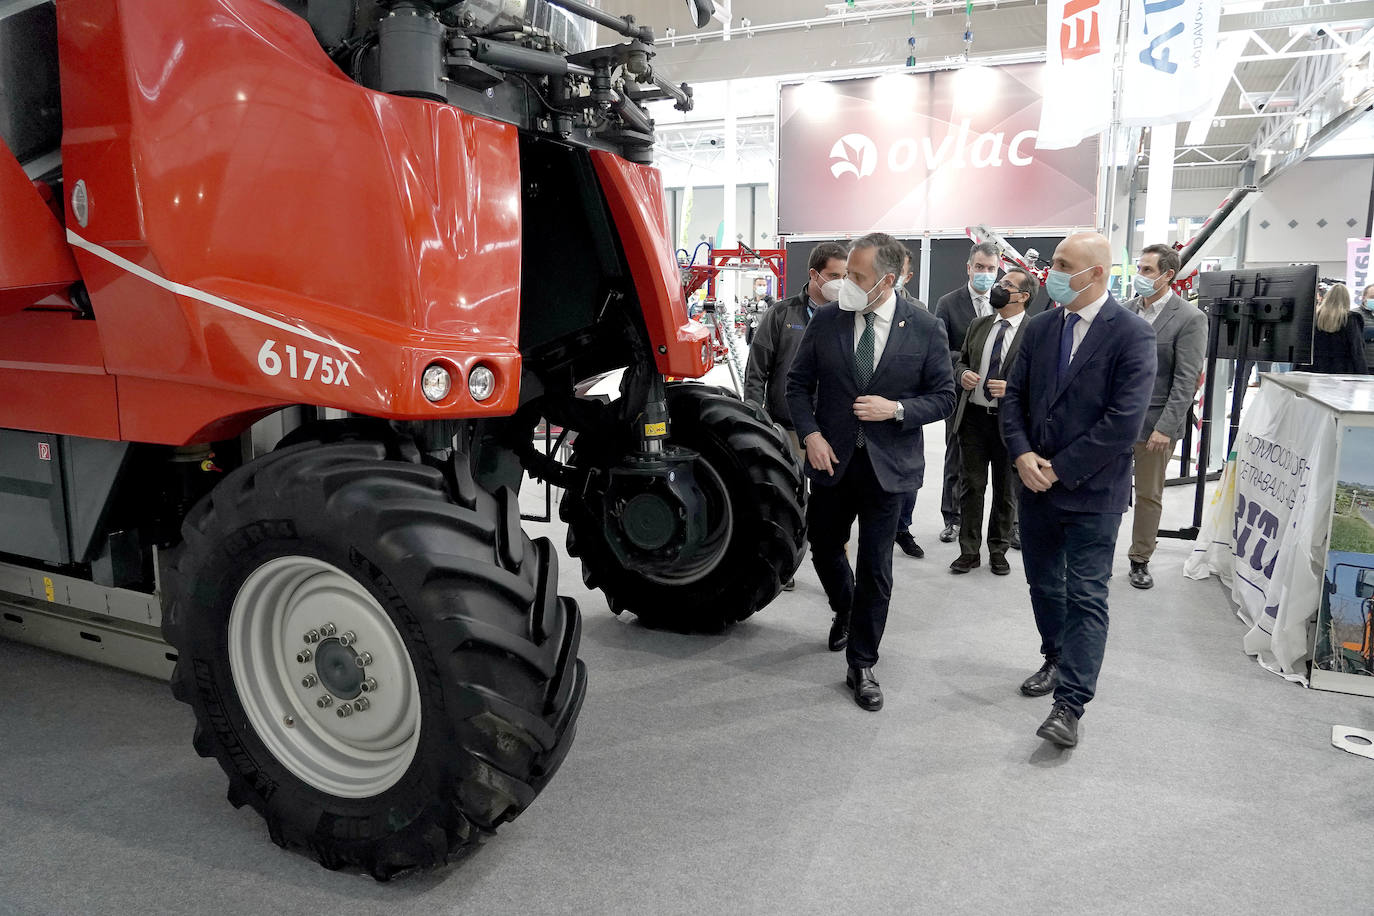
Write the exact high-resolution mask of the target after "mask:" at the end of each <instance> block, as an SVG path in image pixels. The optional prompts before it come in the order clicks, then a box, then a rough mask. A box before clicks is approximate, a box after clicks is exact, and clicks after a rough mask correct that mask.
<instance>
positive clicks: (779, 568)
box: [559, 382, 806, 632]
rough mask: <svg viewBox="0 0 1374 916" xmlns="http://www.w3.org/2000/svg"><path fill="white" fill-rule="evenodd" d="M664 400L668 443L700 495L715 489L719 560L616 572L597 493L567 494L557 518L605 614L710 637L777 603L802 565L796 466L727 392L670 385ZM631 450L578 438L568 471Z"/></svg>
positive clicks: (802, 511)
mask: <svg viewBox="0 0 1374 916" xmlns="http://www.w3.org/2000/svg"><path fill="white" fill-rule="evenodd" d="M667 395H668V414H669V417H670V418H671V434H670V442H671V444H673V445H678V446H683V447H686V448H689V449H692V450H694V451H696V452H697V453H698V455H699V456H700V457H699V461H698V471H697V475H696V476H697V481H698V484H699V485H700V486H702V487H703V488H711V487H717V488H719V487H723V493H720V494H708V502H712V503H722V504H723V505H724V506H725V507H726V508H727V511H728V513H729V515H728V519H727V521H726V522H725V523H724V524H728V532H727V533H726V536H725V537H724V538H723V543H722V546H721V549H720V551H719V555H718V556H716V557H714V558H713V560H712V562H710V563H703V564H700V567H699V569H697V570H682V571H671V570H670V571H665V572H658V573H656V572H655V571H653V570H652V569H651V567H650V566H649V565H648V564H639V563H636V564H629V565H627V564H625V563H623V562H622V561H621V560H620V559H619V557H618V556H617V555H616V553H615V552H614V551H613V550H612V549H611V546H610V544H609V543H608V541H607V533H606V528H605V523H604V522H603V518H604V517H605V512H604V505H603V499H602V496H603V494H601V493H600V491H598V490H597V489H596V488H595V487H594V486H591V487H588V488H587V489H586V490H584V491H583V492H575V491H573V490H569V491H568V492H567V493H566V494H564V496H563V501H562V503H561V504H560V506H559V513H560V515H561V517H562V519H563V520H564V521H565V522H567V524H568V553H569V554H571V555H572V556H575V557H580V558H581V559H582V578H583V581H584V582H585V583H586V585H587V587H588V588H600V589H601V590H602V591H603V592H604V593H605V595H606V600H607V602H608V603H609V604H610V607H611V610H612V611H613V612H615V613H616V614H619V613H621V612H622V611H627V610H628V611H630V612H631V613H633V614H635V615H637V616H638V617H639V619H640V620H641V621H642V622H643V623H645V624H647V625H649V626H652V627H657V628H663V629H670V630H676V631H679V632H693V631H696V632H718V631H720V630H722V629H724V628H725V627H727V626H729V625H730V624H733V623H737V622H739V621H741V620H744V619H746V618H748V617H750V616H751V615H753V614H754V612H756V611H758V610H759V609H760V608H762V607H764V606H765V605H767V604H768V603H769V602H770V601H772V600H773V599H774V598H776V597H777V595H778V593H779V592H780V591H781V589H782V586H783V584H784V583H785V582H787V580H789V579H791V578H792V576H793V574H794V573H795V572H796V571H797V567H798V566H800V565H801V560H802V556H803V553H804V551H805V540H806V490H805V486H804V482H803V477H802V468H801V463H800V461H798V459H797V457H796V455H795V453H794V452H793V451H792V447H791V443H790V442H789V441H788V439H787V436H786V434H785V433H784V432H783V431H782V429H781V427H779V426H777V425H776V424H774V423H773V422H772V421H771V420H770V419H769V417H768V415H767V414H766V413H764V412H763V411H762V410H760V409H759V408H757V407H755V406H753V405H751V404H746V403H745V402H743V401H741V400H740V399H739V398H738V397H736V396H734V395H733V394H732V393H730V392H727V391H725V390H724V389H721V388H716V387H714V386H708V385H702V384H699V383H695V382H677V383H672V384H669V385H668V386H667ZM632 447H633V443H632V442H631V441H630V440H629V438H628V437H627V436H604V435H603V436H579V437H578V440H577V444H576V447H575V449H574V452H573V455H572V464H573V465H574V466H575V467H579V468H602V469H604V468H606V467H608V466H609V465H610V464H611V463H613V462H615V461H617V460H619V459H620V457H621V456H623V455H624V454H625V453H626V452H628V451H629V450H630V449H631V448H632ZM702 465H705V468H702V467H701V466H702ZM712 496H715V497H717V498H714V499H712V498H710V497H712ZM708 539H709V538H708Z"/></svg>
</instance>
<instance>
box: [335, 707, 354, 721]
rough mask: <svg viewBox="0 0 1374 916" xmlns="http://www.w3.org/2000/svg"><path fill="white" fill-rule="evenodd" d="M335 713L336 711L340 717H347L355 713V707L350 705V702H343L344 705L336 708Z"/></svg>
mask: <svg viewBox="0 0 1374 916" xmlns="http://www.w3.org/2000/svg"><path fill="white" fill-rule="evenodd" d="M334 713H335V714H336V715H337V716H338V717H339V718H340V719H347V718H348V717H349V716H351V715H353V707H352V705H350V704H348V703H345V704H343V705H342V706H340V707H339V708H338V709H336V710H334Z"/></svg>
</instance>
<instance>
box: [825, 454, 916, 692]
mask: <svg viewBox="0 0 1374 916" xmlns="http://www.w3.org/2000/svg"><path fill="white" fill-rule="evenodd" d="M901 504H902V494H900V493H888V492H887V491H886V490H884V489H883V488H882V486H881V485H880V484H879V483H878V478H877V477H876V476H875V475H874V473H873V465H872V463H871V462H870V461H869V459H868V451H867V450H866V449H857V450H856V451H855V452H854V457H853V458H851V459H850V461H849V466H848V467H846V468H845V469H844V476H843V477H841V478H840V479H839V480H838V481H837V482H835V483H834V484H831V485H830V486H812V488H811V501H810V502H809V503H808V504H807V507H806V528H807V537H808V538H810V540H811V562H812V563H814V564H815V566H816V575H817V576H818V577H819V578H820V580H821V585H822V586H823V587H824V588H825V596H826V598H828V599H829V601H830V609H831V610H832V611H834V612H835V613H836V614H839V615H840V616H841V617H848V618H849V648H848V649H846V650H845V652H846V658H848V660H849V664H850V666H851V667H854V668H870V667H872V666H873V665H875V664H877V662H878V643H880V642H882V639H883V629H884V628H885V627H886V626H887V605H888V601H889V599H890V598H891V597H892V540H893V538H894V537H895V536H896V534H897V513H898V511H899V510H900V509H901ZM855 518H858V520H859V556H858V568H857V569H853V568H851V567H850V565H849V557H847V556H846V555H845V550H844V545H845V542H846V541H848V540H849V530H850V528H852V527H853V525H854V519H855Z"/></svg>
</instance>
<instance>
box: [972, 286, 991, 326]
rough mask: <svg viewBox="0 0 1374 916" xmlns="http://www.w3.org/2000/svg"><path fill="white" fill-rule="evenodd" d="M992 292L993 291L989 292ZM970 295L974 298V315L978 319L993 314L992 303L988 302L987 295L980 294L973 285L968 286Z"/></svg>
mask: <svg viewBox="0 0 1374 916" xmlns="http://www.w3.org/2000/svg"><path fill="white" fill-rule="evenodd" d="M988 292H992V290H988ZM968 294H969V295H970V296H972V297H973V314H974V316H975V317H977V318H982V317H983V316H984V315H991V314H992V303H991V302H989V301H988V294H987V293H980V292H978V290H976V289H974V288H973V284H972V283H970V284H969V285H968Z"/></svg>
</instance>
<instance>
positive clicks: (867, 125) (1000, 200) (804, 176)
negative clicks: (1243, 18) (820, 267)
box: [778, 64, 1097, 237]
mask: <svg viewBox="0 0 1374 916" xmlns="http://www.w3.org/2000/svg"><path fill="white" fill-rule="evenodd" d="M1044 70H1045V67H1044V65H1043V64H1017V65H1015V66H1010V67H969V68H965V69H961V70H939V71H935V72H931V73H894V74H888V75H885V76H880V77H866V78H863V79H850V80H837V81H834V82H820V81H808V82H806V83H800V84H793V85H784V86H783V87H782V93H781V98H780V101H779V111H780V118H779V121H778V231H779V232H782V233H786V234H817V235H822V234H823V235H829V236H831V237H835V236H844V235H852V234H860V233H864V232H871V231H874V230H878V231H885V232H892V233H903V232H907V233H909V232H912V231H924V230H930V231H932V232H958V233H962V232H963V231H964V228H965V227H966V226H971V225H975V224H977V223H992V224H995V225H997V226H999V227H1006V228H1015V227H1022V226H1025V227H1031V226H1033V227H1037V228H1044V227H1055V228H1071V227H1076V226H1082V227H1089V226H1092V225H1093V220H1094V211H1095V207H1096V202H1097V192H1096V188H1097V139H1096V138H1095V137H1094V138H1093V139H1092V140H1091V141H1089V142H1085V143H1084V144H1082V145H1081V146H1079V147H1078V148H1077V149H1071V150H1064V151H1061V152H1046V151H1045V150H1038V149H1036V145H1035V140H1036V132H1037V125H1038V122H1039V117H1040V98H1041V91H1042V87H1041V79H1042V77H1043V75H1044Z"/></svg>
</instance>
